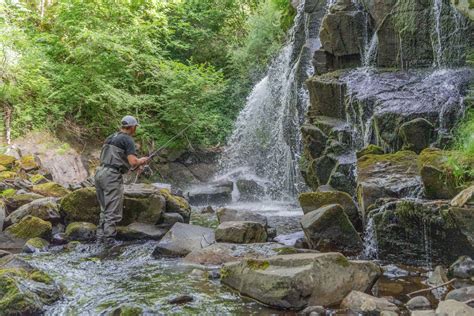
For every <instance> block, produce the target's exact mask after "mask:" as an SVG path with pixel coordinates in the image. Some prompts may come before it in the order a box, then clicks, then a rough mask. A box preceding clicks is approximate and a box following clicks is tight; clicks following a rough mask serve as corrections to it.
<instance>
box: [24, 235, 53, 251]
mask: <svg viewBox="0 0 474 316" xmlns="http://www.w3.org/2000/svg"><path fill="white" fill-rule="evenodd" d="M48 246H49V242H48V241H46V240H44V239H43V238H38V237H36V238H31V239H29V240H28V241H27V242H26V243H25V245H24V246H23V252H25V253H35V252H44V251H46V250H47V249H48Z"/></svg>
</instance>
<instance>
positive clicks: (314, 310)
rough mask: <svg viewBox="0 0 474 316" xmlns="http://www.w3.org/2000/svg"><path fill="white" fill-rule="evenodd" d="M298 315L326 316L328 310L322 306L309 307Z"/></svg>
mask: <svg viewBox="0 0 474 316" xmlns="http://www.w3.org/2000/svg"><path fill="white" fill-rule="evenodd" d="M298 315H302V316H307V315H310V316H313V315H326V310H325V309H324V307H322V306H308V307H306V308H305V309H303V310H302V311H301V312H299V313H298Z"/></svg>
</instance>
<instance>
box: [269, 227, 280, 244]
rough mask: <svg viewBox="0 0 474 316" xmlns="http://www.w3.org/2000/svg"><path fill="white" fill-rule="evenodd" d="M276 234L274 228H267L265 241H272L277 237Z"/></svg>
mask: <svg viewBox="0 0 474 316" xmlns="http://www.w3.org/2000/svg"><path fill="white" fill-rule="evenodd" d="M277 234H278V232H277V229H276V228H275V227H267V241H272V240H273V238H275V237H276V236H277Z"/></svg>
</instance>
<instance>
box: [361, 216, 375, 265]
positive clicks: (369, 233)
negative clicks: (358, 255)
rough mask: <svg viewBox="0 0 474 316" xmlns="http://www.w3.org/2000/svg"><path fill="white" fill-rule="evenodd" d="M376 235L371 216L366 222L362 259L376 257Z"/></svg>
mask: <svg viewBox="0 0 474 316" xmlns="http://www.w3.org/2000/svg"><path fill="white" fill-rule="evenodd" d="M377 254H378V248H377V236H376V231H375V224H374V219H373V218H372V217H371V218H369V221H368V222H367V225H366V228H365V233H364V250H363V252H362V257H363V258H364V259H377Z"/></svg>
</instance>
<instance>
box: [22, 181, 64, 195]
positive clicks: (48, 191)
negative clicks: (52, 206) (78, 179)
mask: <svg viewBox="0 0 474 316" xmlns="http://www.w3.org/2000/svg"><path fill="white" fill-rule="evenodd" d="M31 190H32V191H33V192H36V193H38V194H41V195H44V196H51V197H63V196H65V195H67V194H68V193H70V191H69V190H67V189H66V188H64V187H63V186H62V185H60V184H58V183H55V182H48V183H42V184H37V185H34V186H33V188H32V189H31Z"/></svg>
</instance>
